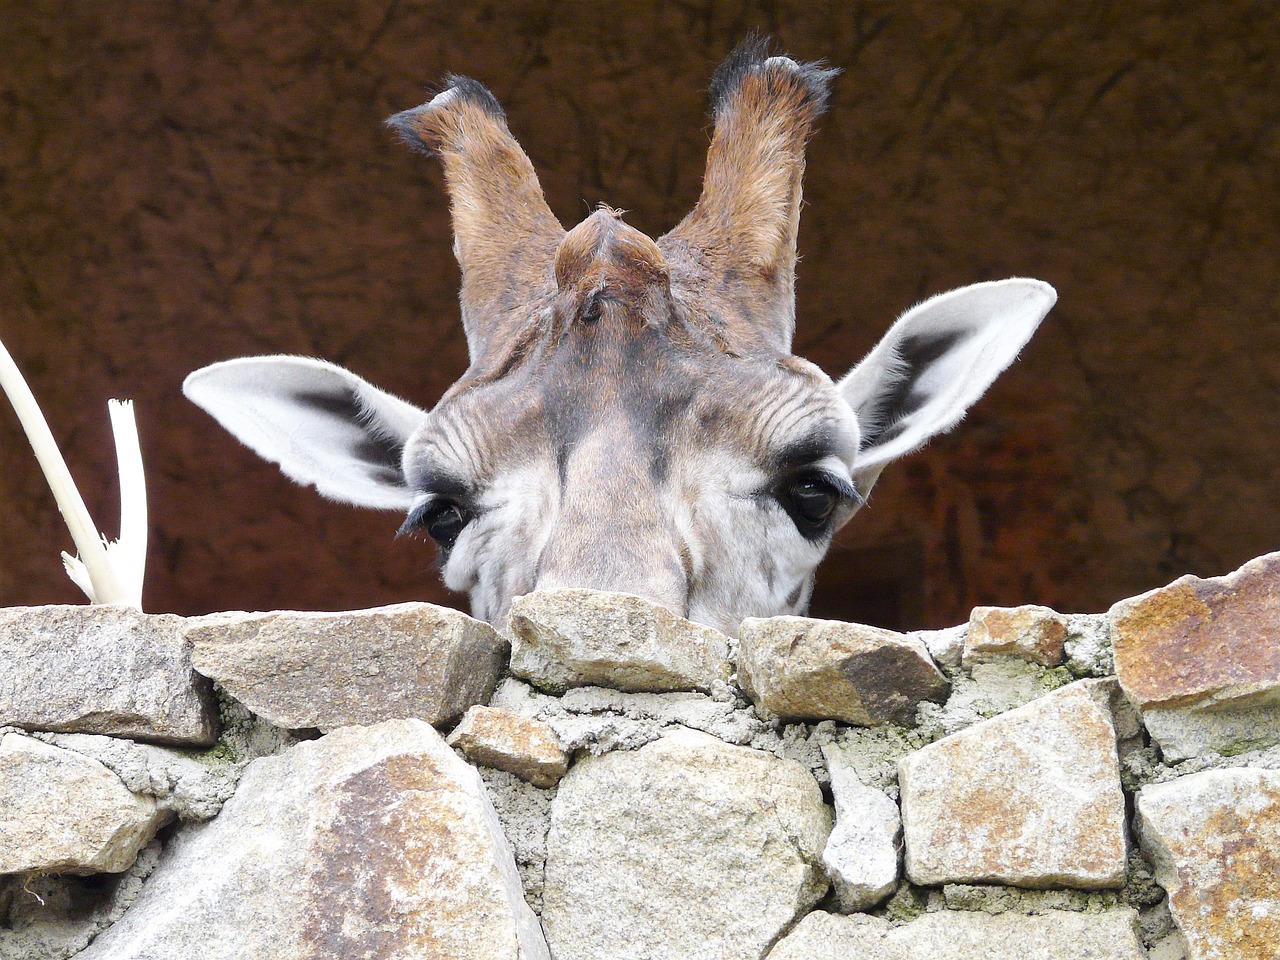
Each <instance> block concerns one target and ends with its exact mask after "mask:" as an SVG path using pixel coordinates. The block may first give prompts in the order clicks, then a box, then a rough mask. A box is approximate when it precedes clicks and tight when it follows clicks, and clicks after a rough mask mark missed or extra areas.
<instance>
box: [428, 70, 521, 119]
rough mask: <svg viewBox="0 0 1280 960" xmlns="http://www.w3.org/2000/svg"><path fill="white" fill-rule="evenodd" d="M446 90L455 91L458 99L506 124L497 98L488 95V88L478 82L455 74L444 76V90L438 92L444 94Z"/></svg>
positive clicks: (490, 94)
mask: <svg viewBox="0 0 1280 960" xmlns="http://www.w3.org/2000/svg"><path fill="white" fill-rule="evenodd" d="M446 90H453V91H455V92H456V93H455V95H456V96H457V97H458V98H459V99H461V100H469V101H471V102H472V103H474V104H475V105H476V106H478V107H480V108H481V109H483V110H484V111H485V112H486V113H488V114H491V115H492V116H493V117H494V118H495V119H498V120H501V121H502V122H503V123H506V121H507V115H506V113H505V112H504V111H503V109H502V104H500V103H498V98H497V97H495V96H494V95H493V94H492V93H490V92H489V88H488V87H486V86H485V85H484V84H483V83H481V82H480V81H479V80H472V79H471V78H470V77H460V76H458V75H457V74H456V73H450V74H446V75H445V78H444V88H443V89H442V90H441V91H440V92H441V93H444V92H445V91H446Z"/></svg>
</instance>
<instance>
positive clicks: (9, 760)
mask: <svg viewBox="0 0 1280 960" xmlns="http://www.w3.org/2000/svg"><path fill="white" fill-rule="evenodd" d="M168 817H169V814H167V813H166V812H165V811H163V810H160V809H159V808H158V806H157V805H156V802H155V800H154V799H152V798H151V797H143V796H138V795H137V794H135V793H132V792H131V791H130V790H129V789H128V788H126V787H125V785H124V784H123V783H121V782H120V778H119V777H117V776H116V775H115V774H114V773H112V772H111V771H110V770H108V769H107V768H106V767H104V766H103V765H102V764H100V763H98V762H97V761H96V760H91V759H89V758H88V757H82V756H81V755H80V754H78V753H73V752H71V751H70V750H63V749H61V748H59V747H55V746H52V745H50V744H47V743H41V742H40V741H38V740H34V739H32V738H31V737H25V736H22V735H21V734H16V733H10V734H6V735H5V736H4V737H3V738H0V874H5V873H120V872H121V871H124V870H127V869H129V867H130V866H131V865H132V864H133V861H134V860H136V859H137V857H138V851H139V850H141V849H142V848H143V847H144V846H146V845H147V843H149V842H150V840H151V838H152V837H154V836H155V834H156V830H158V829H159V828H160V826H161V825H162V824H163V823H164V821H165V820H167V819H168Z"/></svg>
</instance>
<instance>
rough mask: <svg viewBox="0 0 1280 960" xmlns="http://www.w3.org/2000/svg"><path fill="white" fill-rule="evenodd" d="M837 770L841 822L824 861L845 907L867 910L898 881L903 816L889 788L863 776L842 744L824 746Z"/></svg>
mask: <svg viewBox="0 0 1280 960" xmlns="http://www.w3.org/2000/svg"><path fill="white" fill-rule="evenodd" d="M822 752H823V755H824V756H825V757H826V758H827V769H828V770H829V771H830V774H831V794H832V796H833V798H834V799H835V807H836V825H835V828H834V829H833V830H832V831H831V836H830V838H828V840H827V845H826V847H825V848H824V849H823V851H822V863H823V866H825V867H826V868H827V875H828V876H829V877H830V878H831V884H832V886H833V887H834V888H835V893H836V898H837V899H838V900H839V901H840V909H841V910H843V911H844V912H846V913H852V912H854V911H856V910H867V909H870V908H871V907H874V906H875V905H876V904H877V903H879V902H880V901H881V900H883V899H885V897H887V896H889V895H890V894H892V893H893V891H894V890H895V889H896V888H897V886H898V875H899V862H900V861H901V859H902V815H901V814H900V813H899V812H898V805H897V804H896V803H894V802H893V800H891V799H890V798H889V797H888V796H887V795H886V794H885V793H883V792H881V791H880V790H877V789H875V788H874V787H870V786H867V785H865V784H864V783H863V782H862V781H861V780H859V779H858V774H857V770H856V768H855V767H853V766H851V765H848V764H846V763H845V762H844V761H843V755H842V754H841V752H840V751H839V750H836V749H826V748H824V749H823V751H822Z"/></svg>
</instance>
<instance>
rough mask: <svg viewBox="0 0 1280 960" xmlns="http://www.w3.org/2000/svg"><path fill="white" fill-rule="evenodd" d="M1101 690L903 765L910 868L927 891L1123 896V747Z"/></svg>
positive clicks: (1091, 688)
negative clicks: (1110, 892) (988, 887)
mask: <svg viewBox="0 0 1280 960" xmlns="http://www.w3.org/2000/svg"><path fill="white" fill-rule="evenodd" d="M1100 699H1101V700H1104V701H1105V698H1104V697H1103V696H1102V695H1101V694H1100V693H1099V691H1098V690H1097V689H1096V684H1095V682H1094V681H1080V682H1078V683H1073V684H1071V685H1069V686H1067V687H1063V688H1062V689H1060V690H1057V691H1055V692H1053V693H1051V694H1048V695H1046V696H1044V697H1041V698H1040V699H1038V700H1033V701H1032V702H1031V703H1029V704H1027V705H1026V706H1023V707H1019V708H1018V709H1016V710H1011V711H1009V712H1008V713H1005V714H1001V715H1000V716H998V717H994V718H992V719H990V720H985V721H983V722H982V723H979V724H976V725H974V726H972V727H969V728H968V729H966V730H962V731H960V732H959V733H955V734H952V735H951V736H949V737H946V738H944V739H942V740H939V741H937V742H936V743H932V744H930V745H929V746H927V747H924V748H923V749H921V750H919V751H917V752H916V753H913V754H911V755H910V756H907V757H905V758H903V759H902V760H901V761H900V762H899V763H898V780H899V785H900V788H901V791H902V817H903V825H904V833H905V838H906V850H907V855H906V867H907V874H908V876H910V877H911V879H912V881H913V882H915V883H918V884H923V885H937V884H943V883H973V882H979V883H981V882H993V883H1007V884H1010V885H1013V886H1022V887H1041V888H1043V887H1055V886H1066V887H1081V888H1084V889H1097V888H1109V887H1120V886H1123V884H1124V880H1125V863H1126V840H1125V803H1124V793H1123V791H1122V789H1121V785H1120V765H1119V757H1118V754H1117V749H1116V735H1115V730H1114V728H1113V726H1112V721H1111V717H1110V713H1109V711H1108V710H1107V708H1106V707H1105V706H1104V705H1103V704H1102V703H1099V700H1100Z"/></svg>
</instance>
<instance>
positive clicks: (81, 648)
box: [0, 604, 218, 746]
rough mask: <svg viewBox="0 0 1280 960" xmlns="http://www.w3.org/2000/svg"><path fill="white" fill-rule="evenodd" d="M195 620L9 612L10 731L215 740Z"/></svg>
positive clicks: (0, 641)
mask: <svg viewBox="0 0 1280 960" xmlns="http://www.w3.org/2000/svg"><path fill="white" fill-rule="evenodd" d="M185 623H186V622H185V621H184V620H183V618H182V617H176V616H172V615H169V614H145V613H140V612H139V611H137V610H134V609H132V608H130V607H117V606H99V605H86V604H82V605H79V606H47V607H10V608H6V609H0V665H3V666H2V667H0V726H5V725H12V726H16V727H24V728H26V729H28V730H51V731H58V732H62V733H100V734H107V735H109V736H113V737H130V738H132V739H136V740H152V741H156V742H159V743H179V744H196V745H202V746H204V745H208V744H211V743H213V742H214V741H216V740H217V738H218V723H217V707H216V703H215V700H214V697H213V690H212V688H211V687H210V685H209V682H208V681H207V680H205V679H204V678H203V677H198V676H196V675H195V674H194V673H192V670H191V645H190V644H189V643H188V642H187V640H186V638H185V637H184V636H183V629H184V627H185Z"/></svg>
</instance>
